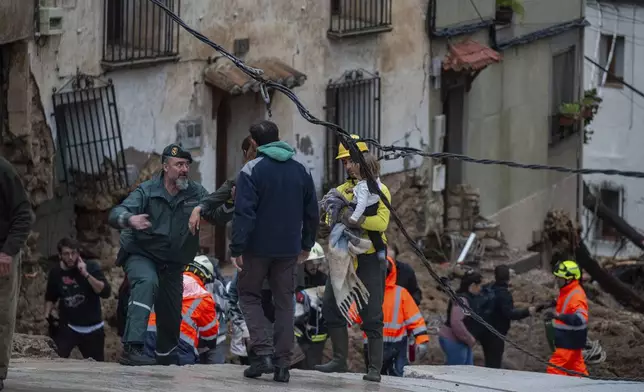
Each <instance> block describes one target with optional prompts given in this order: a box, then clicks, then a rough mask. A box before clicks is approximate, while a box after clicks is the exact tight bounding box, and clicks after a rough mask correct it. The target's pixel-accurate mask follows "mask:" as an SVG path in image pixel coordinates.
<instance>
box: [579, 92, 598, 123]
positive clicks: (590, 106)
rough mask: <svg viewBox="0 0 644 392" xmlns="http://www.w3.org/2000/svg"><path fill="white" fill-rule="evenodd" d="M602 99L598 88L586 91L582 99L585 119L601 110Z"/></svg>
mask: <svg viewBox="0 0 644 392" xmlns="http://www.w3.org/2000/svg"><path fill="white" fill-rule="evenodd" d="M602 101H603V99H602V98H600V97H599V96H598V95H597V89H594V88H593V89H590V90H586V91H585V92H584V99H582V101H581V104H582V106H583V109H582V116H583V117H584V118H585V119H590V118H592V117H593V116H594V115H595V114H597V110H599V104H600V103H601V102H602Z"/></svg>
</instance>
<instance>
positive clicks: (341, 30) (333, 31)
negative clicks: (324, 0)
mask: <svg viewBox="0 0 644 392" xmlns="http://www.w3.org/2000/svg"><path fill="white" fill-rule="evenodd" d="M392 4H393V0H331V17H330V22H329V30H328V35H329V37H332V38H342V37H347V36H353V35H362V34H372V33H380V32H384V31H391V30H392Z"/></svg>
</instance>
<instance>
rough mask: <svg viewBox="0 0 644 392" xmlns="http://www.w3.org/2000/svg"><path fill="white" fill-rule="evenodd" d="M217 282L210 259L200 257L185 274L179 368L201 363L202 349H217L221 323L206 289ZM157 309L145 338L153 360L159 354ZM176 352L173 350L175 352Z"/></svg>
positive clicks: (150, 320) (186, 269)
mask: <svg viewBox="0 0 644 392" xmlns="http://www.w3.org/2000/svg"><path fill="white" fill-rule="evenodd" d="M213 279H214V268H213V266H212V263H211V262H210V261H209V260H208V258H207V257H203V256H197V257H196V258H195V260H194V261H193V262H192V263H190V264H188V265H187V266H186V268H185V271H184V273H183V302H182V309H181V315H182V318H183V319H182V320H181V330H180V338H179V345H178V346H177V347H176V348H175V349H174V350H176V351H177V354H178V355H177V358H178V363H177V365H193V364H195V363H200V360H199V352H200V350H202V349H210V350H214V349H215V347H216V345H217V335H218V334H219V320H218V319H217V312H216V310H215V300H214V298H213V296H212V294H211V293H210V292H209V291H208V290H207V289H206V284H208V283H211V282H212V280H213ZM156 321H157V317H156V313H155V312H154V310H153V311H152V313H150V318H149V319H148V330H147V332H146V336H145V354H146V355H147V356H150V357H152V358H154V357H155V355H156V356H158V355H159V353H156V351H155V350H156V325H157V323H156ZM174 350H173V351H174Z"/></svg>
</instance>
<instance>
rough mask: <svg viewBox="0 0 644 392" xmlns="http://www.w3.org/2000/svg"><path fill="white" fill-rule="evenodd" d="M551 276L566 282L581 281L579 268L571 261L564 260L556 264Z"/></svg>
mask: <svg viewBox="0 0 644 392" xmlns="http://www.w3.org/2000/svg"><path fill="white" fill-rule="evenodd" d="M552 274H553V275H554V276H556V277H557V278H562V279H566V280H570V279H581V269H580V268H579V264H577V263H576V262H574V261H572V260H565V261H560V262H559V263H557V265H555V270H554V271H553V272H552Z"/></svg>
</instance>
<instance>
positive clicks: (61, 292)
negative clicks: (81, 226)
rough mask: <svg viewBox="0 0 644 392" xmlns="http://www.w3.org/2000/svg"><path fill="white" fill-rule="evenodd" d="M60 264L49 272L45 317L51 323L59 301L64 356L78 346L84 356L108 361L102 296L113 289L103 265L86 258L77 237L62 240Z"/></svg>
mask: <svg viewBox="0 0 644 392" xmlns="http://www.w3.org/2000/svg"><path fill="white" fill-rule="evenodd" d="M58 257H59V258H60V261H59V263H58V265H56V266H55V267H54V268H52V269H51V270H50V271H49V275H48V277H47V289H46V291H45V318H46V319H47V320H48V321H50V322H51V320H52V317H53V316H52V314H51V313H52V310H53V308H54V304H55V303H56V302H58V315H59V319H60V322H59V327H58V328H57V331H56V334H55V336H53V339H54V341H55V342H56V348H57V351H58V355H59V356H60V357H61V358H69V355H70V354H71V352H72V350H73V349H74V348H75V347H78V349H79V350H80V352H81V354H82V355H83V358H92V359H94V360H95V361H99V362H102V361H104V360H105V355H104V354H105V328H104V325H105V323H104V321H103V312H102V310H101V298H103V299H107V298H109V297H110V295H111V293H112V290H111V287H110V284H109V283H108V282H107V279H105V275H103V271H101V266H100V264H99V263H98V262H97V261H95V260H83V258H82V257H81V254H80V245H79V244H78V242H77V241H76V240H73V239H70V238H63V239H61V240H60V241H58Z"/></svg>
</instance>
